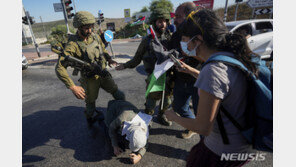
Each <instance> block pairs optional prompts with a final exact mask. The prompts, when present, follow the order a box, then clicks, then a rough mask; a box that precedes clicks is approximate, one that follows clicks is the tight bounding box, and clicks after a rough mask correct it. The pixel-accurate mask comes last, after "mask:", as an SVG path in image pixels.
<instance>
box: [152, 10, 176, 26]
mask: <svg viewBox="0 0 296 167" xmlns="http://www.w3.org/2000/svg"><path fill="white" fill-rule="evenodd" d="M170 18H171V17H170V13H169V12H168V11H167V10H164V9H155V10H154V11H153V12H152V13H151V15H150V19H149V22H150V24H154V23H155V22H156V20H157V19H166V20H169V19H170Z"/></svg>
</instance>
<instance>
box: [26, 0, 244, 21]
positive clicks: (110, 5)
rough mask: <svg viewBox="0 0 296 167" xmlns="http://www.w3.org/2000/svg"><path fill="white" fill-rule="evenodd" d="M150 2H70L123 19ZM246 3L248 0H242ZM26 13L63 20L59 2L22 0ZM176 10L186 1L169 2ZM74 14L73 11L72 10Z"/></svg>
mask: <svg viewBox="0 0 296 167" xmlns="http://www.w3.org/2000/svg"><path fill="white" fill-rule="evenodd" d="M151 1H152V0H72V4H71V6H73V8H74V5H73V4H75V7H76V11H82V10H86V11H89V12H91V13H92V14H93V15H94V16H95V17H98V11H99V10H102V12H103V13H104V17H105V18H123V17H124V13H123V11H124V9H128V8H129V9H130V10H131V14H133V13H134V12H137V11H140V10H141V9H142V8H143V7H144V6H149V5H150V3H151ZM245 1H248V0H244V2H245ZM22 2H23V5H24V8H25V10H26V11H29V13H30V16H33V17H34V18H35V21H36V22H37V23H38V22H40V16H41V18H42V21H43V22H49V21H55V20H61V19H64V16H63V14H62V12H54V8H53V3H60V2H61V1H60V0H23V1H22ZM171 2H172V3H173V5H174V8H176V7H177V6H178V5H179V4H181V3H183V2H186V0H171ZM225 2H226V0H214V9H216V8H224V7H225ZM234 3H235V0H228V6H229V5H233V4H234ZM73 12H75V10H73Z"/></svg>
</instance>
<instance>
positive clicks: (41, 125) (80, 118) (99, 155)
mask: <svg viewBox="0 0 296 167" xmlns="http://www.w3.org/2000/svg"><path fill="white" fill-rule="evenodd" d="M98 109H99V110H103V111H104V112H105V111H106V109H105V108H98ZM83 110H84V108H82V107H74V106H68V107H63V108H61V109H60V110H51V111H50V110H49V111H38V112H36V113H34V114H31V115H28V116H25V117H23V119H22V128H23V129H22V130H23V131H22V132H23V134H22V142H23V143H22V146H23V149H22V160H23V163H31V162H38V161H42V160H44V159H45V157H46V154H50V152H51V151H52V149H54V150H53V151H54V152H56V150H58V149H59V148H63V149H72V150H74V158H75V159H77V160H79V161H83V162H98V161H101V160H106V159H111V156H112V152H113V151H112V147H111V146H110V145H109V143H108V140H106V138H105V137H100V136H99V135H103V136H104V134H103V133H99V134H98V136H97V137H96V138H95V139H94V138H92V137H91V136H90V134H89V131H88V129H87V125H86V120H85V117H84V114H83ZM37 147H45V148H46V150H48V152H44V151H43V152H42V155H45V157H40V156H37V155H28V154H30V150H33V149H34V150H33V151H35V152H36V150H38V149H37ZM42 150H43V149H42ZM28 151H29V152H28ZM26 152H28V153H27V154H26ZM40 152H41V151H40ZM63 153H64V152H63ZM63 153H61V154H63ZM25 154H26V155H25Z"/></svg>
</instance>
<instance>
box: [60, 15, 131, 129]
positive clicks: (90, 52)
mask: <svg viewBox="0 0 296 167" xmlns="http://www.w3.org/2000/svg"><path fill="white" fill-rule="evenodd" d="M94 23H95V17H94V16H93V15H92V14H91V13H89V12H87V11H80V12H77V13H76V14H75V17H74V20H73V26H74V27H75V28H78V30H77V32H76V34H75V35H69V36H68V43H67V44H66V46H65V49H64V51H63V53H62V54H64V55H66V56H74V57H76V58H78V59H81V60H83V61H86V62H88V63H94V62H96V63H97V64H99V65H101V67H102V69H105V68H106V65H107V62H108V64H109V66H110V67H111V65H113V66H115V65H117V62H115V61H113V60H112V59H111V57H110V55H109V54H108V52H107V51H106V49H105V47H104V44H103V43H102V41H101V39H100V37H99V36H98V35H95V34H94V33H93V28H94ZM64 60H65V59H64V56H59V60H58V63H57V65H56V68H55V71H56V74H57V76H58V78H59V79H60V80H61V81H62V82H63V83H64V84H65V85H66V87H67V88H68V89H70V90H71V91H72V92H73V94H74V95H75V96H76V97H77V98H78V99H83V100H85V103H86V111H85V116H86V119H87V123H88V127H89V128H91V127H92V124H93V122H94V119H93V115H94V112H95V111H96V105H95V101H96V99H97V97H98V94H99V89H100V88H103V89H104V90H105V91H106V92H108V93H110V94H112V96H113V97H114V99H121V100H124V99H125V96H124V94H123V92H121V91H120V90H119V89H118V87H117V85H116V84H115V82H114V80H113V79H112V76H111V74H110V75H108V76H105V77H102V76H99V75H94V76H92V77H87V76H86V75H85V74H84V73H81V78H80V79H79V82H80V83H81V86H77V85H75V84H74V82H73V81H72V79H71V78H70V77H69V75H68V73H67V70H66V68H65V67H64V66H63V61H64ZM98 114H102V113H100V112H98Z"/></svg>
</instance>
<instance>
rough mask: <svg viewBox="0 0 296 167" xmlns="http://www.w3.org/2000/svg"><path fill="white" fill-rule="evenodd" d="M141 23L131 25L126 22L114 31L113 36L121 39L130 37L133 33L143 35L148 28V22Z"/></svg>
mask: <svg viewBox="0 0 296 167" xmlns="http://www.w3.org/2000/svg"><path fill="white" fill-rule="evenodd" d="M144 27H145V29H144V28H143V25H142V24H140V25H135V26H131V25H130V24H127V25H126V26H125V27H123V28H121V29H120V30H119V31H117V32H116V35H115V38H118V39H122V38H130V37H134V36H135V35H137V34H139V35H141V36H145V35H146V34H147V28H149V25H148V24H144Z"/></svg>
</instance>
